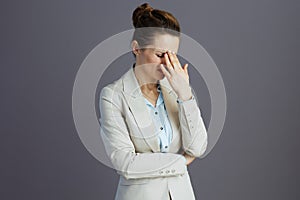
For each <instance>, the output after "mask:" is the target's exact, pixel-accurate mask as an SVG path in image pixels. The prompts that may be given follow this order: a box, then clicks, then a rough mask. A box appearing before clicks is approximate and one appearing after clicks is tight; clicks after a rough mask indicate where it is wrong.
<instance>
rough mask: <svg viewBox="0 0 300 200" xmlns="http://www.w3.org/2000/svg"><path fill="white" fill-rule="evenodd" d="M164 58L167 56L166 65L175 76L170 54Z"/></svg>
mask: <svg viewBox="0 0 300 200" xmlns="http://www.w3.org/2000/svg"><path fill="white" fill-rule="evenodd" d="M164 56H165V61H166V65H167V68H168V70H169V73H170V74H171V75H173V74H174V73H175V72H174V68H173V66H172V64H171V61H170V59H169V54H167V53H165V54H164Z"/></svg>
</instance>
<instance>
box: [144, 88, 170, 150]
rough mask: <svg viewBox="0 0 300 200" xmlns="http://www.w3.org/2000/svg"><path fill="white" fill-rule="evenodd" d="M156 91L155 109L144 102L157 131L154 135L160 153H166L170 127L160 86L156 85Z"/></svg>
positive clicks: (147, 102)
mask: <svg viewBox="0 0 300 200" xmlns="http://www.w3.org/2000/svg"><path fill="white" fill-rule="evenodd" d="M157 91H158V92H159V96H158V99H157V101H156V107H154V106H153V105H152V104H151V103H150V102H149V101H148V100H147V99H146V98H145V102H146V105H147V108H148V110H149V112H150V115H151V117H152V119H153V121H154V124H155V127H156V130H157V132H156V134H157V135H158V142H159V144H160V151H161V152H168V151H169V145H170V143H171V140H172V135H173V133H172V127H171V124H170V121H169V117H168V113H167V110H166V106H165V103H164V99H163V95H162V92H161V88H160V85H158V87H157Z"/></svg>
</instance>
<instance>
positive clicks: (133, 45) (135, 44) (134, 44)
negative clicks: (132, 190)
mask: <svg viewBox="0 0 300 200" xmlns="http://www.w3.org/2000/svg"><path fill="white" fill-rule="evenodd" d="M131 49H132V52H133V53H134V54H135V55H138V54H139V53H140V49H139V44H138V42H137V41H136V40H133V41H132V42H131Z"/></svg>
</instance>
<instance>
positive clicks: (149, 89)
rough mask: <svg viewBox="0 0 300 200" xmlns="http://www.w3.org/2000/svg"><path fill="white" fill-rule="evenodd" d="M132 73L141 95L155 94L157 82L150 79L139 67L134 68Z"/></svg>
mask: <svg viewBox="0 0 300 200" xmlns="http://www.w3.org/2000/svg"><path fill="white" fill-rule="evenodd" d="M133 71H134V74H135V77H136V79H137V81H138V83H139V85H140V88H141V91H142V92H143V93H154V94H156V93H157V86H158V80H153V79H150V78H149V76H148V75H147V74H145V73H144V71H143V70H141V68H140V67H137V66H135V67H134V68H133Z"/></svg>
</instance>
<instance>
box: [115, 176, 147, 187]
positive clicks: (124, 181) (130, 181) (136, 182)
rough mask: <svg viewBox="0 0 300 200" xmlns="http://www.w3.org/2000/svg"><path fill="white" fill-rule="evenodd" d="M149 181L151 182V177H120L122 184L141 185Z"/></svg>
mask: <svg viewBox="0 0 300 200" xmlns="http://www.w3.org/2000/svg"><path fill="white" fill-rule="evenodd" d="M148 182H149V179H146V178H139V179H126V178H124V177H122V176H121V178H120V185H140V184H146V183H148Z"/></svg>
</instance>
